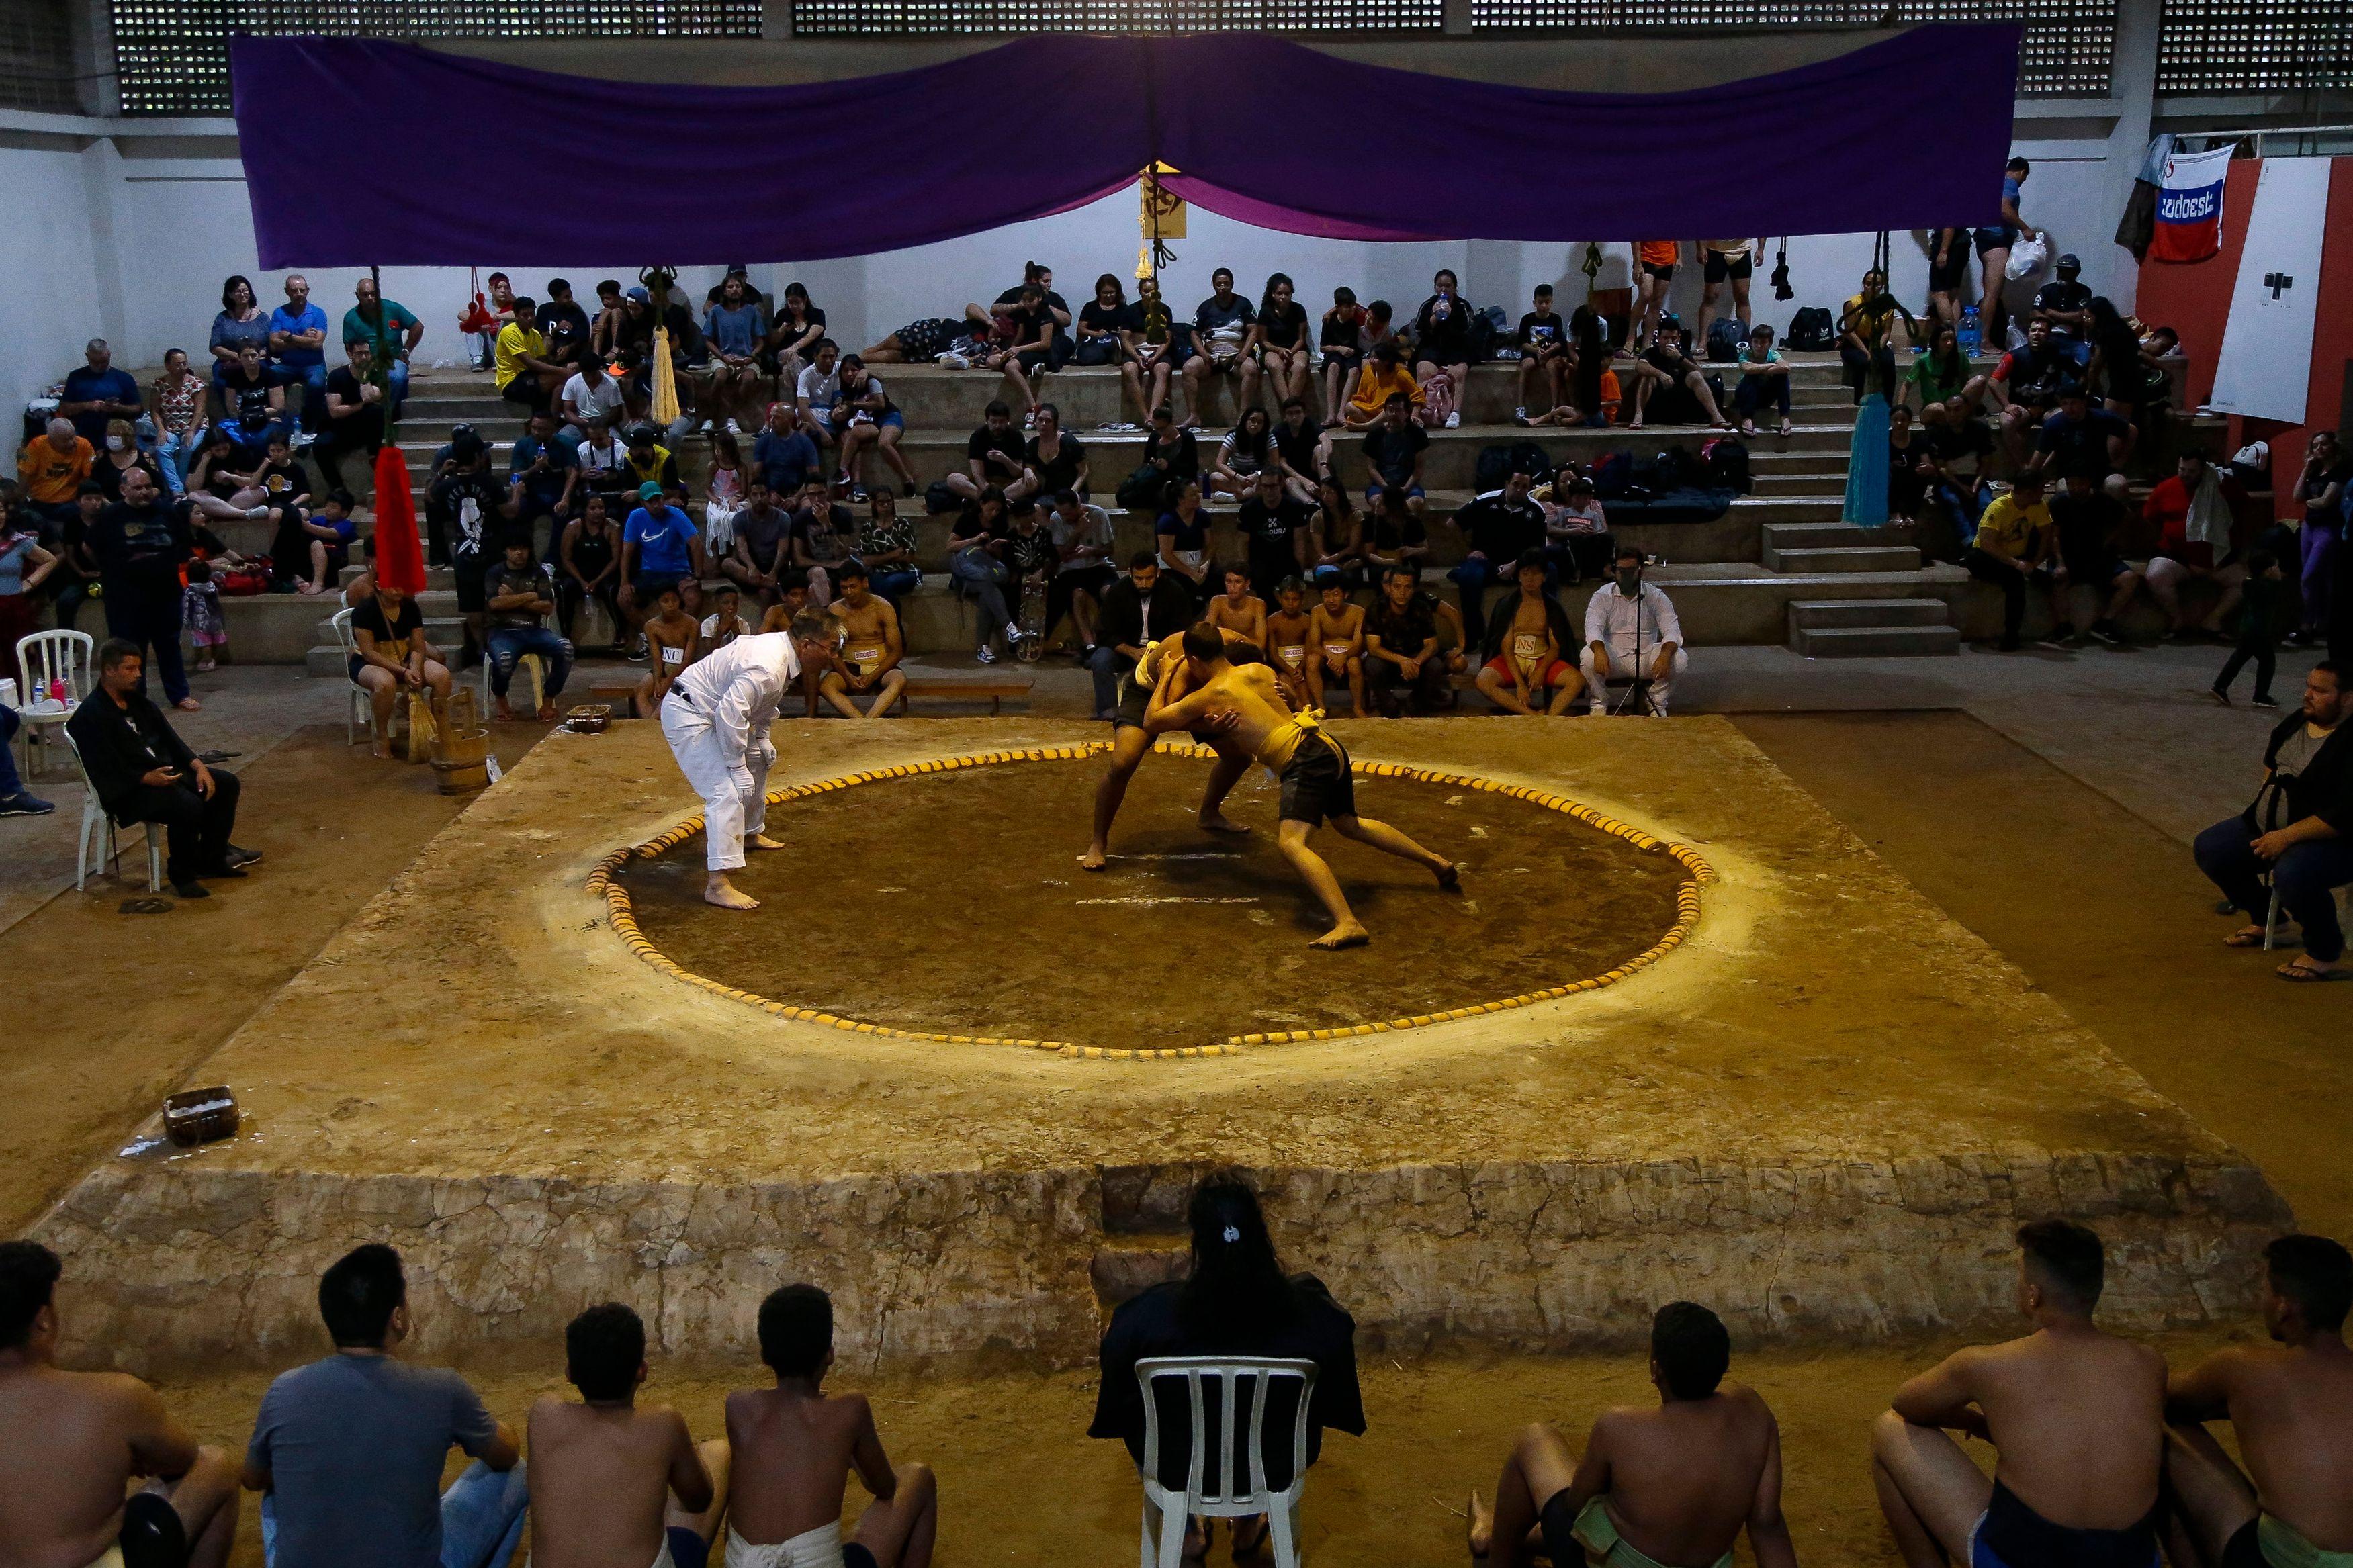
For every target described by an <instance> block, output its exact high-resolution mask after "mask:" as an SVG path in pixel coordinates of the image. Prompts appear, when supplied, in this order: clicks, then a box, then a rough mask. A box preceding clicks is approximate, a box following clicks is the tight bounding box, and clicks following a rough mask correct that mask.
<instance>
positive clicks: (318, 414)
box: [269, 272, 327, 437]
mask: <svg viewBox="0 0 2353 1568" xmlns="http://www.w3.org/2000/svg"><path fill="white" fill-rule="evenodd" d="M269 357H270V358H271V359H272V360H274V361H276V362H277V365H278V370H279V379H280V381H282V382H283V383H284V384H286V385H288V386H292V385H293V384H295V383H297V382H300V383H301V385H302V428H303V430H304V431H305V432H307V433H308V434H310V435H311V436H313V437H315V436H317V435H318V434H319V429H320V426H321V425H322V422H323V421H324V420H325V419H326V417H327V312H326V311H324V310H321V309H319V307H318V306H316V305H313V304H312V303H311V280H310V279H307V278H305V277H303V276H302V275H301V273H300V272H289V273H288V274H287V275H286V303H284V304H283V305H280V306H279V307H278V309H276V310H272V311H270V312H269Z"/></svg>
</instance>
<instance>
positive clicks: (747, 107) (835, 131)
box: [229, 23, 2020, 268]
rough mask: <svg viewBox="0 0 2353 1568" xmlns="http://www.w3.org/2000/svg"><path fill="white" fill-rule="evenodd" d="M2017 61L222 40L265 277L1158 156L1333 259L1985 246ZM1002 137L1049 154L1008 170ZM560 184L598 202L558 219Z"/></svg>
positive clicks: (1864, 39)
mask: <svg viewBox="0 0 2353 1568" xmlns="http://www.w3.org/2000/svg"><path fill="white" fill-rule="evenodd" d="M2019 35H2020V29H2019V28H2018V27H2017V26H2012V25H2008V24H1999V25H1996V24H1963V23H1937V24H1931V25H1927V26H1917V27H1911V28H1906V29H1904V30H1901V31H1897V32H1894V33H1888V32H1871V33H1858V34H1857V35H1855V37H1856V39H1857V43H1856V46H1855V47H1853V48H1852V49H1850V50H1847V51H1845V52H1843V53H1841V54H1837V55H1834V56H1832V57H1831V58H1828V59H1824V60H1820V61H1817V62H1815V63H1813V64H1810V65H1804V66H1799V67H1797V68H1792V69H1788V70H1783V71H1777V72H1774V73H1772V74H1769V75H1766V76H1759V77H1754V78H1750V79H1746V80H1742V81H1736V82H1730V83H1725V84H1723V85H1719V86H1713V87H1706V88H1698V89H1689V90H1683V91H1675V92H1659V93H1641V94H1623V93H1599V92H1557V91H1550V90H1546V89H1535V88H1524V87H1514V86H1511V85H1508V84H1501V83H1494V82H1488V81H1480V80H1470V79H1462V78H1460V77H1453V76H1440V75H1437V74H1433V73H1429V72H1422V71H1405V70H1395V69H1390V68H1385V67H1380V66H1371V65H1365V64H1361V63H1358V62H1356V61H1353V60H1349V59H1345V58H1340V57H1339V56H1337V55H1334V54H1331V53H1328V52H1326V51H1324V50H1321V49H1317V48H1314V47H1308V46H1306V45H1303V44H1298V43H1293V42H1292V41H1290V40H1288V39H1284V38H1281V37H1272V36H1271V35H1266V34H1258V33H1219V34H1208V35H1202V36H1198V37H1174V38H1138V37H1088V36H1083V35H1077V34H1049V35H1040V36H1038V37H1027V38H1018V39H1015V40H1013V41H1011V42H1009V43H1007V44H1004V45H1002V46H1000V47H995V48H990V49H985V50H980V51H977V52H976V53H973V54H969V55H965V56H963V57H961V58H956V59H953V60H949V61H946V62H944V63H942V64H938V65H933V66H927V67H924V68H920V69H915V70H906V71H898V72H893V73H890V74H887V75H879V76H871V77H857V78H849V79H836V80H829V81H818V82H809V83H801V84H797V85H792V86H781V87H742V86H732V85H722V84H715V83H685V84H680V83H675V82H664V83H647V82H630V81H616V80H609V79H601V78H593V77H583V76H572V75H565V74H562V73H558V72H554V71H545V70H535V69H531V68H524V67H521V66H514V65H507V64H502V63H498V62H494V61H489V60H482V59H476V58H469V57H466V56H461V55H456V54H450V53H446V52H443V51H440V50H436V49H428V48H423V47H418V46H417V45H414V44H406V43H397V42H393V41H391V40H387V39H381V38H352V37H251V36H246V35H240V36H238V37H234V38H232V39H231V40H230V46H229V56H230V66H231V69H232V72H233V80H234V92H235V102H236V110H237V135H238V142H239V148H240V152H241V153H242V156H243V158H244V161H245V167H246V178H247V186H248V194H249V195H250V198H251V201H252V205H253V221H254V232H255V237H256V240H257V242H258V246H259V253H260V261H261V265H262V266H263V267H265V268H281V267H297V266H308V267H335V266H345V267H355V266H365V265H368V264H370V263H381V264H384V265H387V266H394V265H397V266H465V265H469V264H471V263H474V262H477V261H480V260H481V259H482V258H485V257H486V256H490V255H493V254H495V255H496V256H497V257H499V258H501V260H502V261H505V262H508V263H511V264H512V263H522V264H525V265H530V264H538V263H545V264H550V265H554V264H564V265H578V264H584V263H588V262H594V261H599V260H609V261H614V262H619V261H623V260H627V259H628V258H631V257H638V256H645V255H651V254H659V256H660V257H662V258H663V259H665V260H668V261H671V262H676V263H679V264H682V265H702V264H711V263H719V262H725V261H733V260H739V259H743V258H757V259H761V260H768V261H801V260H811V259H816V258H824V257H831V256H855V255H870V254H873V253H876V252H880V251H886V250H896V249H900V248H902V247H908V246H915V245H926V244H931V243H934V242H935V241H939V240H944V239H954V238H955V237H959V236H962V235H967V234H973V233H976V232H979V231H980V230H983V229H989V228H996V227H998V226H1003V225H1005V224H1009V223H1018V222H1021V221H1023V220H1025V219H1029V218H1037V217H1044V216H1050V215H1052V214H1054V213H1058V212H1064V211H1068V210H1069V209H1071V208H1072V207H1075V206H1080V205H1084V204H1086V203H1088V202H1090V201H1094V200H1097V199H1099V198H1101V197H1103V196H1107V195H1112V194H1113V193H1114V192H1116V191H1119V190H1121V189H1123V188H1124V187H1125V186H1126V185H1128V184H1133V183H1134V180H1135V178H1136V174H1137V172H1138V171H1139V170H1141V169H1143V168H1145V166H1146V165H1147V164H1149V163H1151V162H1152V161H1153V159H1154V158H1155V156H1156V157H1157V158H1159V159H1160V160H1161V161H1163V162H1165V163H1168V164H1170V165H1172V166H1173V167H1174V168H1175V169H1176V171H1177V174H1176V175H1174V176H1172V177H1171V178H1170V179H1169V181H1168V184H1169V186H1170V188H1171V189H1172V190H1175V191H1176V192H1177V193H1178V194H1180V195H1184V196H1185V197H1186V199H1187V200H1188V201H1193V202H1197V203H1198V205H1201V206H1202V207H1204V208H1206V209H1208V210H1209V211H1211V212H1216V213H1219V214H1222V215H1224V216H1229V217H1232V218H1235V219H1238V220H1240V221H1242V222H1246V223H1250V224H1256V225H1259V226H1264V227H1269V228H1276V229H1282V230H1287V231H1290V232H1293V233H1297V234H1308V235H1321V236H1325V237H1335V238H1353V239H1430V238H1449V239H1520V240H1554V241H1567V240H1573V239H1588V238H1592V237H1619V238H1626V239H1634V238H1644V237H1648V238H1667V237H1682V238H1690V237H1704V236H1715V235H1783V234H1831V233H1852V232H1858V231H1869V230H1877V229H1910V228H1929V227H1935V226H1940V225H1944V224H1963V225H1969V224H1978V223H1987V222H1991V221H1993V220H1994V218H1995V217H1996V216H1997V214H1998V213H1999V211H2000V182H2001V166H2002V163H2003V161H2004V159H2005V158H2006V157H2007V156H2008V154H2009V150H2010V118H2011V113H2012V107H2013V92H2014V84H2015V82H2016V79H2017V72H2018V46H2019ZM1431 47H1433V48H1440V49H1442V48H1443V47H1445V46H1444V45H1443V43H1441V42H1437V41H1433V43H1432V46H1431ZM1661 47H1662V48H1671V47H1672V45H1671V44H1662V46H1661ZM1014 84H1026V85H1025V86H1024V87H1023V89H1021V90H1018V93H1017V91H1016V88H1015V85H1014ZM1049 84H1050V86H1051V88H1052V90H1035V89H1038V88H1040V87H1043V86H1046V85H1049ZM1017 97H1018V114H1017V113H1016V111H1015V110H1013V109H1012V108H1011V107H1010V105H1011V104H1012V103H1013V102H1014V101H1015V99H1016V98H1017ZM354 103H373V104H383V105H388V106H392V108H393V112H392V113H390V114H389V115H387V116H386V117H385V119H384V121H382V122H381V123H377V124H372V125H371V126H370V127H369V128H368V131H367V133H366V134H364V135H357V136H322V135H321V134H320V130H319V128H320V126H321V125H322V123H323V121H322V120H321V118H320V116H321V115H322V112H327V111H328V110H330V108H331V106H332V105H336V104H354ZM1924 105H1933V106H1934V109H1933V110H1926V109H1924V107H1923V106H1924ZM1008 115H1016V118H1017V119H1018V144H1019V145H1020V146H1021V147H1023V148H1029V149H1041V150H1044V155H1042V156H1011V155H1008V149H1009V148H1010V147H1011V146H1012V145H1013V142H1011V141H1010V140H1009V132H1008V127H1009V125H1010V124H1011V123H1012V122H1011V121H1008ZM555 171H562V172H564V174H565V178H564V179H562V180H561V181H559V182H558V183H559V184H560V186H561V188H562V189H564V190H565V191H568V192H571V193H574V194H575V195H578V194H580V193H586V192H593V191H596V190H602V191H604V192H606V193H608V195H609V197H610V199H609V200H603V201H599V200H595V199H585V200H555V199H552V198H551V197H549V196H548V195H546V194H545V193H546V190H547V188H548V187H547V186H546V184H545V181H546V179H547V178H548V177H549V176H550V174H552V173H553V172H555ZM721 192H723V193H725V194H726V199H725V200H719V199H715V195H714V194H715V193H721Z"/></svg>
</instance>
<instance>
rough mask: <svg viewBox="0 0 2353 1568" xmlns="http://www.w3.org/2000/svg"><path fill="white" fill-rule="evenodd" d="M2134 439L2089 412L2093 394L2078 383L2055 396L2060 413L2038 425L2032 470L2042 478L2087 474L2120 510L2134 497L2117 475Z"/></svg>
mask: <svg viewBox="0 0 2353 1568" xmlns="http://www.w3.org/2000/svg"><path fill="white" fill-rule="evenodd" d="M2137 434H2138V433H2137V431H2135V430H2134V429H2133V427H2132V426H2131V425H2130V424H2128V423H2126V421H2125V420H2122V419H2119V418H2117V417H2116V416H2115V415H2113V414H2111V413H2109V412H2108V411H2107V410H2106V409H2105V408H2094V407H2093V406H2092V394H2091V390H2090V389H2089V388H2088V387H2086V386H2084V384H2083V383H2081V382H2077V383H2075V384H2073V385H2071V386H2069V387H2068V388H2067V389H2066V390H2065V391H2063V392H2062V393H2061V394H2060V395H2059V412H2058V413H2056V414H2053V415H2052V416H2051V417H2050V418H2048V419H2045V420H2044V421H2043V422H2042V432H2041V433H2040V434H2039V435H2038V436H2037V437H2035V444H2034V457H2033V458H2032V460H2031V467H2033V468H2036V469H2038V470H2041V471H2042V473H2043V475H2044V477H2045V478H2046V479H2058V478H2063V477H2064V476H2066V475H2069V474H2089V475H2091V476H2092V477H2093V479H2094V480H2095V481H2096V482H2097V483H2098V484H2099V485H2100V487H2101V488H2102V489H2105V490H2106V491H2107V492H2108V494H2109V496H2110V497H2112V498H2113V499H2114V500H2116V503H2117V504H2118V505H2119V506H2121V505H2123V504H2124V503H2125V502H2126V501H2127V500H2130V499H2131V495H2132V492H2131V491H2130V490H2129V489H2127V488H2126V485H2125V477H2124V475H2123V474H2122V473H2121V472H2120V471H2119V470H2120V469H2122V468H2123V467H2124V465H2125V461H2126V458H2130V457H2131V456H2132V449H2133V441H2134V438H2135V437H2136V436H2137Z"/></svg>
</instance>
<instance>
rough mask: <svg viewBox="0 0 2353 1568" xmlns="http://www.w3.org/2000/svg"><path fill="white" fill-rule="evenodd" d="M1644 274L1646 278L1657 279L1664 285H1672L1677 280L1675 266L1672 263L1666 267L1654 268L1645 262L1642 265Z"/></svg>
mask: <svg viewBox="0 0 2353 1568" xmlns="http://www.w3.org/2000/svg"><path fill="white" fill-rule="evenodd" d="M1642 272H1643V274H1644V276H1646V277H1651V278H1655V279H1658V280H1659V281H1660V282H1662V283H1672V282H1673V281H1674V280H1675V264H1674V263H1673V262H1672V261H1670V262H1668V263H1667V264H1666V265H1665V266H1664V267H1653V266H1651V264H1650V263H1649V262H1647V261H1645V262H1644V263H1642Z"/></svg>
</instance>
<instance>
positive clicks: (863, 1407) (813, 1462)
mask: <svg viewBox="0 0 2353 1568" xmlns="http://www.w3.org/2000/svg"><path fill="white" fill-rule="evenodd" d="M727 1441H728V1444H729V1446H730V1447H731V1448H732V1449H733V1460H732V1465H733V1468H732V1472H731V1476H730V1479H729V1482H728V1490H727V1515H728V1520H729V1528H730V1529H732V1530H733V1531H735V1533H737V1534H739V1535H741V1536H742V1537H743V1538H744V1540H745V1541H746V1542H750V1543H751V1544H753V1545H754V1546H767V1545H773V1544H774V1543H776V1542H780V1541H790V1540H791V1539H792V1538H793V1537H794V1536H796V1535H802V1534H806V1533H807V1531H812V1530H818V1529H821V1528H822V1527H824V1526H826V1525H828V1524H838V1523H839V1522H840V1521H841V1500H842V1498H843V1496H844V1494H845V1493H846V1492H847V1491H848V1490H849V1472H850V1469H851V1468H852V1467H853V1466H854V1467H856V1468H857V1470H858V1473H859V1478H860V1479H861V1480H863V1481H864V1482H865V1483H866V1489H868V1490H869V1491H871V1492H873V1493H874V1494H875V1495H876V1496H878V1497H881V1496H888V1495H889V1494H890V1493H891V1492H892V1490H893V1489H894V1483H893V1480H892V1474H891V1461H890V1460H889V1459H888V1458H885V1457H884V1456H883V1453H882V1441H881V1438H880V1437H879V1436H876V1435H875V1431H874V1412H873V1409H872V1407H871V1406H870V1405H868V1404H867V1403H866V1396H865V1395H864V1394H806V1393H802V1392H800V1391H799V1390H797V1389H786V1388H754V1389H744V1390H742V1391H739V1392H737V1393H734V1394H729V1395H728V1396H727Z"/></svg>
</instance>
